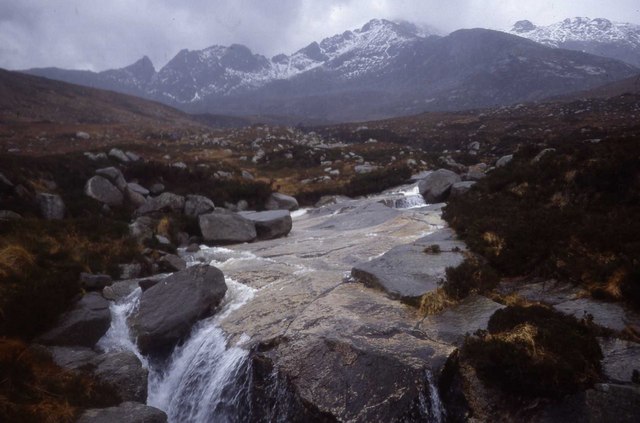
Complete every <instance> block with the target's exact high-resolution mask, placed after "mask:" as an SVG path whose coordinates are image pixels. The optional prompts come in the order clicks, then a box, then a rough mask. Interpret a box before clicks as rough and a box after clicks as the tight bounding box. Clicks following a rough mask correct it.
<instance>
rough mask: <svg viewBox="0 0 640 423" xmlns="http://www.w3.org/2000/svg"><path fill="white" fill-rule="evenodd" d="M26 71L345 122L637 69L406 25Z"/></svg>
mask: <svg viewBox="0 0 640 423" xmlns="http://www.w3.org/2000/svg"><path fill="white" fill-rule="evenodd" d="M28 72H29V73H32V74H36V75H39V76H45V77H48V78H53V79H61V80H64V81H67V82H72V83H77V84H82V85H89V86H94V87H97V88H104V89H110V90H115V91H120V92H125V93H128V94H133V95H137V96H142V97H146V98H149V99H153V100H158V101H161V102H164V103H166V104H169V105H172V106H175V107H179V108H181V109H183V110H185V111H188V112H192V113H203V112H207V113H222V114H234V115H256V114H257V115H265V114H269V115H280V116H298V117H299V118H300V119H301V120H305V119H307V120H308V119H323V120H326V121H354V120H366V119H376V118H385V117H393V116H400V115H409V114H415V113H420V112H424V111H429V110H463V109H469V108H475V107H486V106H494V105H505V104H514V103H517V102H523V101H535V100H539V99H542V98H545V97H549V96H554V95H560V94H564V93H568V92H573V91H580V90H585V89H589V88H593V87H596V86H599V85H603V84H606V83H610V82H614V81H616V80H619V79H623V78H626V77H630V76H632V75H634V74H636V73H637V72H638V70H637V69H636V68H634V67H632V66H630V65H627V64H623V63H621V62H618V61H614V60H611V59H605V58H602V57H596V56H592V55H588V54H584V53H576V52H570V51H566V50H561V49H554V48H549V47H545V46H541V45H539V44H536V43H532V42H530V41H525V40H522V39H521V38H519V37H516V36H513V35H510V34H505V33H502V32H498V31H491V30H484V29H472V30H460V31H456V32H454V33H452V34H450V35H447V36H444V37H440V36H437V35H428V34H425V33H424V31H422V30H421V29H420V28H418V27H416V26H412V25H410V24H407V23H400V24H397V23H394V22H390V21H387V20H372V21H370V22H369V23H367V24H366V25H364V26H363V27H362V28H360V29H356V30H354V31H346V32H344V33H342V34H339V35H335V36H333V37H329V38H326V39H324V40H322V41H321V42H319V43H316V42H314V43H311V44H310V45H308V46H307V47H305V48H303V49H301V50H299V51H297V52H296V53H294V54H292V55H290V56H287V55H278V56H275V57H273V58H272V59H268V58H266V57H265V56H262V55H259V54H254V53H253V52H252V51H251V50H249V48H247V47H246V46H243V45H238V44H234V45H231V46H229V47H224V46H212V47H209V48H206V49H204V50H196V51H189V50H182V51H180V52H179V53H178V54H177V55H176V56H175V57H174V58H173V59H172V60H171V61H170V62H169V63H167V65H165V66H164V67H163V68H162V69H160V70H159V71H158V72H155V70H154V69H153V65H152V64H151V62H150V60H149V59H148V58H143V59H141V60H139V61H138V62H136V63H135V64H133V65H131V66H129V67H126V68H123V69H117V70H109V71H104V72H99V73H92V72H86V71H65V70H61V69H33V70H30V71H28Z"/></svg>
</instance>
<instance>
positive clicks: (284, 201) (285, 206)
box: [265, 192, 299, 211]
mask: <svg viewBox="0 0 640 423" xmlns="http://www.w3.org/2000/svg"><path fill="white" fill-rule="evenodd" d="M298 207H299V206H298V200H296V199H295V198H293V197H291V196H290V195H285V194H281V193H279V192H274V193H273V194H271V195H270V196H269V198H268V199H267V202H266V204H265V208H266V209H267V210H289V211H293V210H298Z"/></svg>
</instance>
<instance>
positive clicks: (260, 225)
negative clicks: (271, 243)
mask: <svg viewBox="0 0 640 423" xmlns="http://www.w3.org/2000/svg"><path fill="white" fill-rule="evenodd" d="M240 216H242V217H244V218H246V219H249V220H250V221H252V222H253V223H254V224H255V226H256V233H257V235H258V239H260V240H266V239H274V238H280V237H283V236H286V235H287V234H288V233H289V232H291V227H292V225H293V221H292V220H291V214H290V213H289V211H287V210H271V211H265V212H241V213H240Z"/></svg>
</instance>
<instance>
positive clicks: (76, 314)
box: [39, 292, 111, 347]
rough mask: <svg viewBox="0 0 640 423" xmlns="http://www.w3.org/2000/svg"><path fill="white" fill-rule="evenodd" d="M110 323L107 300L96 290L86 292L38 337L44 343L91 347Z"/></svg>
mask: <svg viewBox="0 0 640 423" xmlns="http://www.w3.org/2000/svg"><path fill="white" fill-rule="evenodd" d="M110 324H111V312H110V311H109V302H108V301H107V300H105V299H104V298H103V297H102V295H100V294H99V293H97V292H90V293H88V294H86V295H85V296H84V297H82V299H80V301H78V302H77V303H76V304H75V305H74V307H73V308H72V309H71V310H69V311H68V312H66V313H65V314H63V315H62V316H61V317H60V319H59V320H58V322H57V324H56V325H55V327H54V328H53V329H51V330H49V331H48V332H46V333H45V334H44V335H42V336H41V337H40V338H39V342H41V343H43V344H46V345H79V346H85V347H93V346H94V345H95V344H96V342H98V340H99V339H100V338H102V336H103V335H104V334H105V333H106V332H107V330H108V329H109V325H110Z"/></svg>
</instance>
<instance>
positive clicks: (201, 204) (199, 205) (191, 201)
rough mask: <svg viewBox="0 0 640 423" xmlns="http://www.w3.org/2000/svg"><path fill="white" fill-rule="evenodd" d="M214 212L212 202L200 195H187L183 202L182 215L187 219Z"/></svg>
mask: <svg viewBox="0 0 640 423" xmlns="http://www.w3.org/2000/svg"><path fill="white" fill-rule="evenodd" d="M214 210H215V206H214V204H213V201H211V200H210V199H208V198H207V197H204V196H202V195H187V198H186V200H185V202H184V214H185V215H186V216H189V217H198V216H200V215H201V214H207V213H211V212H212V211H214Z"/></svg>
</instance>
